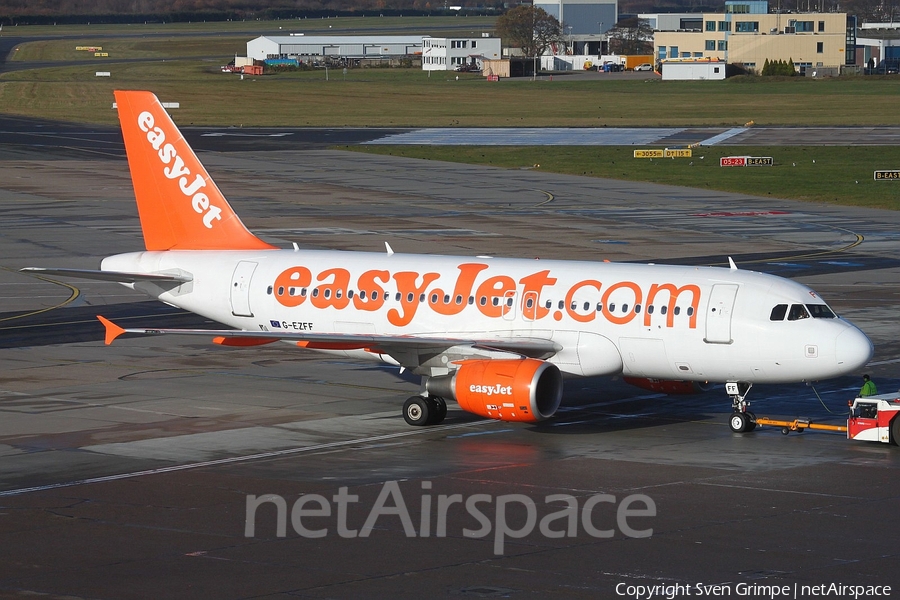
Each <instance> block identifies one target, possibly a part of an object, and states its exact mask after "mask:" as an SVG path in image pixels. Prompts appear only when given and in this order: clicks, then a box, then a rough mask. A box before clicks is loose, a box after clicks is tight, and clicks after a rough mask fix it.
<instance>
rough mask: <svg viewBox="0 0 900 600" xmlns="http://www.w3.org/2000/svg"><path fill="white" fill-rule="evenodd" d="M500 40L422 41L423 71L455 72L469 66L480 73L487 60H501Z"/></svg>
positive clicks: (426, 39)
mask: <svg viewBox="0 0 900 600" xmlns="http://www.w3.org/2000/svg"><path fill="white" fill-rule="evenodd" d="M500 58H502V56H501V53H500V38H495V37H485V36H482V37H478V38H474V37H469V38H433V37H427V38H424V39H423V40H422V69H423V70H425V71H453V70H456V69H458V68H460V67H463V66H464V65H465V66H468V67H471V68H472V70H478V71H480V70H481V69H482V67H483V65H484V61H485V60H499V59H500Z"/></svg>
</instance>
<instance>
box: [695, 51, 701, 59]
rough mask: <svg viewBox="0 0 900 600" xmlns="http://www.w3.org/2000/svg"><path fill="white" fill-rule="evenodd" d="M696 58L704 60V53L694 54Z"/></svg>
mask: <svg viewBox="0 0 900 600" xmlns="http://www.w3.org/2000/svg"><path fill="white" fill-rule="evenodd" d="M694 58H703V53H702V52H694Z"/></svg>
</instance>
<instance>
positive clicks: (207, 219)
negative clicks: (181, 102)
mask: <svg viewBox="0 0 900 600" xmlns="http://www.w3.org/2000/svg"><path fill="white" fill-rule="evenodd" d="M137 122H138V127H140V128H141V131H143V132H144V133H146V134H147V141H148V142H150V145H151V146H152V147H153V149H154V150H155V151H156V155H157V156H158V157H159V160H160V161H161V162H162V164H163V165H167V166H164V167H163V175H165V176H166V179H171V180H175V179H177V180H178V189H179V190H181V193H182V194H184V196H185V198H188V199H190V203H191V207H192V208H193V209H194V212H196V213H197V214H198V215H203V225H205V226H206V227H207V228H209V229H212V226H213V221H221V220H222V209H221V208H220V207H218V206H216V205H214V204H212V203H211V202H210V200H209V196H207V195H206V194H204V193H203V192H202V191H200V190H202V189H203V188H204V187H206V181H204V179H203V176H202V175H200V174H199V173H198V174H196V175H195V176H194V177H193V179H192V178H191V170H190V169H189V168H187V166H185V164H184V159H183V158H182V157H180V156H178V151H177V150H176V149H175V146H173V145H172V144H171V143H168V142H166V134H165V132H164V131H163V130H162V129H160V128H159V127H156V126H155V120H154V118H153V114H152V113H150V112H149V111H146V110H145V111H144V112H142V113H141V114H140V115H138V119H137Z"/></svg>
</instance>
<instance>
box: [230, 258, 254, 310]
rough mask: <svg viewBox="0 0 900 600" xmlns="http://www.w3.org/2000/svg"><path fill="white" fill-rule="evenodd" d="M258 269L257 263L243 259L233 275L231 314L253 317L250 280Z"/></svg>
mask: <svg viewBox="0 0 900 600" xmlns="http://www.w3.org/2000/svg"><path fill="white" fill-rule="evenodd" d="M255 270H256V263H255V262H250V261H247V260H242V261H241V262H239V263H238V264H237V267H236V268H235V269H234V275H233V276H232V277H231V314H233V315H234V316H236V317H252V316H253V311H252V310H250V280H251V279H252V278H253V272H254V271H255Z"/></svg>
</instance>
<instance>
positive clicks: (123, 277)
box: [19, 267, 191, 283]
mask: <svg viewBox="0 0 900 600" xmlns="http://www.w3.org/2000/svg"><path fill="white" fill-rule="evenodd" d="M19 272H21V273H29V274H33V275H55V276H60V277H77V278H79V279H96V280H99V281H114V282H116V283H138V282H140V281H151V282H153V283H187V282H188V281H191V277H190V276H188V275H178V274H174V273H125V272H122V271H92V270H90V269H44V268H41V267H25V268H24V269H19Z"/></svg>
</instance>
